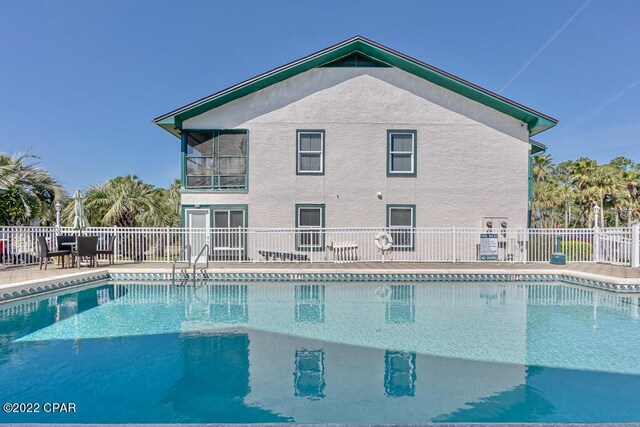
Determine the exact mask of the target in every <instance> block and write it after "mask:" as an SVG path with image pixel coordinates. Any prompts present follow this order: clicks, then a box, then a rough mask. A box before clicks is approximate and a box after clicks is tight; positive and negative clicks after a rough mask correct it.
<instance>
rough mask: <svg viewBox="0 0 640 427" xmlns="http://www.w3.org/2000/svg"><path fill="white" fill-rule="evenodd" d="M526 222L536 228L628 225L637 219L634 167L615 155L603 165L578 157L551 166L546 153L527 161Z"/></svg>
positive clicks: (638, 177) (639, 170) (638, 170)
mask: <svg viewBox="0 0 640 427" xmlns="http://www.w3.org/2000/svg"><path fill="white" fill-rule="evenodd" d="M533 178H534V187H533V190H534V191H533V210H532V224H534V225H535V226H536V227H592V226H593V221H594V208H595V206H597V207H598V208H600V216H599V223H598V225H599V226H600V227H613V226H616V227H617V226H628V225H630V224H631V223H633V222H635V221H638V220H640V192H639V191H638V182H640V164H638V163H635V162H634V161H633V160H631V159H628V158H626V157H616V158H615V159H613V160H611V161H610V162H609V163H606V164H598V163H597V162H596V161H595V160H592V159H589V158H586V157H581V158H579V159H577V160H569V161H565V162H561V163H559V164H557V165H556V164H554V163H553V162H552V159H551V157H550V156H549V155H541V156H535V158H534V161H533Z"/></svg>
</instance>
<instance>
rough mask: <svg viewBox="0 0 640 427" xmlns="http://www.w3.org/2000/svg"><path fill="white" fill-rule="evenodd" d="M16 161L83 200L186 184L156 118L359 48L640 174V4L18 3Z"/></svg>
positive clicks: (5, 80)
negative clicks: (140, 184) (83, 193)
mask: <svg viewBox="0 0 640 427" xmlns="http://www.w3.org/2000/svg"><path fill="white" fill-rule="evenodd" d="M0 4H1V5H2V11H3V13H2V16H1V17H0V116H1V117H2V118H3V123H4V125H3V126H2V128H1V129H0V151H8V152H15V151H23V150H26V149H30V150H31V152H32V153H33V154H36V155H38V156H40V157H41V158H42V161H41V163H42V165H43V166H44V167H45V168H46V169H48V170H50V171H51V172H52V173H53V174H54V175H55V176H56V177H58V179H59V180H60V181H61V182H62V183H63V184H64V185H65V187H66V188H67V189H68V190H69V191H71V192H72V191H73V189H75V188H77V187H79V188H85V187H87V186H88V185H91V184H96V183H101V182H103V181H105V180H107V179H109V178H112V177H115V176H118V175H124V174H137V175H139V176H140V177H141V178H142V179H144V180H145V181H148V182H150V183H152V184H154V185H159V186H166V185H168V184H169V183H170V181H171V180H172V179H173V178H177V177H178V176H179V171H180V164H179V160H180V156H179V143H178V140H177V139H175V138H174V137H172V136H171V135H169V134H167V133H166V132H164V131H163V130H161V129H160V128H157V127H156V126H154V125H153V124H152V123H151V119H153V118H154V117H156V116H159V115H161V114H163V113H166V112H168V111H170V110H172V109H174V108H177V107H180V106H182V105H184V104H187V103H189V102H191V101H194V100H196V99H199V98H201V97H203V96H206V95H209V94H211V93H213V92H216V91H218V90H220V89H223V88H225V87H228V86H230V85H232V84H235V83H237V82H239V81H242V80H245V79H247V78H249V77H252V76H254V75H256V74H259V73H262V72H264V71H267V70H269V69H272V68H274V67H277V66H279V65H282V64H284V63H286V62H289V61H292V60H294V59H297V58H299V57H302V56H305V55H307V54H309V53H312V52H315V51H317V50H320V49H322V48H324V47H327V46H330V45H332V44H335V43H337V42H339V41H342V40H344V39H347V38H349V37H351V36H354V35H356V34H360V35H363V36H365V37H368V38H370V39H372V40H375V41H377V42H379V43H382V44H384V45H387V46H389V47H391V48H393V49H396V50H399V51H401V52H403V53H406V54H408V55H410V56H413V57H415V58H418V59H420V60H422V61H425V62H427V63H429V64H432V65H434V66H437V67H439V68H442V69H444V70H446V71H448V72H450V73H453V74H456V75H458V76H460V77H462V78H464V79H467V80H469V81H472V82H474V83H476V84H479V85H481V86H483V87H485V88H487V89H490V90H493V91H496V92H499V91H501V93H502V94H503V95H504V96H507V97H508V98H511V99H513V100H515V101H517V102H520V103H522V104H524V105H527V106H529V107H531V108H534V109H537V110H539V111H541V112H543V113H546V114H548V115H551V116H553V117H556V118H557V119H559V120H560V124H559V125H558V126H557V127H556V128H554V129H552V130H549V131H547V132H544V133H542V134H540V135H538V137H537V139H538V140H539V141H541V142H543V143H545V144H547V145H548V146H549V150H548V152H549V153H550V154H551V155H552V156H553V157H554V159H556V160H557V161H561V160H566V159H574V158H577V157H580V156H588V157H592V158H595V159H597V160H598V161H599V162H606V161H608V160H610V159H611V158H613V157H616V156H619V155H624V156H627V157H630V158H632V159H633V160H635V161H637V162H640V137H639V136H638V135H639V134H640V124H639V123H640V121H639V119H638V116H639V115H640V54H639V52H640V26H639V24H638V22H640V1H636V0H615V1H612V0H590V1H585V0H553V1H539V0H537V1H536V2H524V1H515V0H501V1H495V0H483V1H476V0H468V1H388V2H376V1H344V0H343V1H322V2H316V1H300V0H297V1H277V2H276V1H270V2H266V1H237V0H235V1H229V2H224V1H180V2H176V1H153V2H152V1H119V0H109V1H86V0H81V1H67V0H60V1H56V2H50V1H39V2H34V1H26V0H25V1H18V2H14V1H7V0H5V1H3V2H1V3H0Z"/></svg>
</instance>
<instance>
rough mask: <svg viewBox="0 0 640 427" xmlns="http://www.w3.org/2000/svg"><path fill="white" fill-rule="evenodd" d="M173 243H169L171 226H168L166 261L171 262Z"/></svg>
mask: <svg viewBox="0 0 640 427" xmlns="http://www.w3.org/2000/svg"><path fill="white" fill-rule="evenodd" d="M170 248H171V245H170V244H169V227H167V253H166V254H165V257H164V259H165V261H166V262H171V250H170Z"/></svg>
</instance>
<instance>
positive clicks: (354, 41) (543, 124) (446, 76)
mask: <svg viewBox="0 0 640 427" xmlns="http://www.w3.org/2000/svg"><path fill="white" fill-rule="evenodd" d="M354 53H359V54H361V55H364V56H365V57H369V58H371V59H372V60H374V61H376V62H378V63H380V62H381V63H384V64H387V65H389V66H393V67H397V68H399V69H401V70H404V71H406V72H408V73H411V74H414V75H416V76H418V77H421V78H423V79H425V80H427V81H429V82H431V83H434V84H436V85H438V86H442V87H444V88H446V89H449V90H451V91H453V92H456V93H458V94H460V95H462V96H465V97H467V98H469V99H472V100H474V101H477V102H479V103H481V104H483V105H486V106H488V107H490V108H493V109H495V110H498V111H500V112H502V113H504V114H507V115H509V116H511V117H514V118H516V119H518V120H520V121H522V122H524V123H526V124H527V127H528V129H529V133H530V135H536V134H538V133H540V132H542V131H545V130H547V129H549V128H552V127H554V126H555V125H556V124H557V123H558V120H556V119H554V118H553V117H550V116H547V115H545V114H542V113H540V112H538V111H535V110H533V109H531V108H529V107H525V106H524V105H522V104H518V103H517V102H515V101H512V100H510V99H508V98H505V97H503V96H501V95H498V94H497V93H494V92H491V91H489V90H487V89H484V88H482V87H480V86H478V85H475V84H473V83H470V82H468V81H466V80H464V79H461V78H460V77H457V76H454V75H453V74H450V73H447V72H446V71H443V70H441V69H439V68H436V67H434V66H432V65H429V64H426V63H424V62H422V61H419V60H417V59H415V58H412V57H410V56H407V55H405V54H403V53H400V52H398V51H395V50H393V49H391V48H388V47H386V46H383V45H381V44H379V43H376V42H374V41H372V40H369V39H366V38H364V37H362V36H355V37H352V38H350V39H348V40H345V41H343V42H340V43H338V44H336V45H333V46H330V47H328V48H326V49H323V50H321V51H318V52H316V53H312V54H311V55H308V56H305V57H304V58H300V59H298V60H296V61H293V62H290V63H288V64H285V65H282V66H280V67H278V68H275V69H273V70H271V71H267V72H266V73H263V74H260V75H258V76H256V77H253V78H250V79H248V80H245V81H243V82H241V83H238V84H236V85H233V86H231V87H229V88H227V89H223V90H221V91H219V92H216V93H214V94H212V95H209V96H206V97H204V98H202V99H199V100H197V101H195V102H192V103H190V104H187V105H185V106H184V107H180V108H178V109H176V110H173V111H170V112H168V113H166V114H163V115H162V116H159V117H156V118H155V119H153V122H154V123H155V124H157V125H158V126H160V127H162V128H163V129H165V130H167V131H169V132H171V133H172V134H174V135H176V136H179V135H180V129H181V128H182V122H184V121H185V120H187V119H190V118H192V117H195V116H197V115H200V114H202V113H204V112H205V111H209V110H211V109H214V108H216V107H219V106H221V105H223V104H226V103H228V102H231V101H233V100H235V99H238V98H241V97H243V96H246V95H249V94H250V93H253V92H256V91H259V90H261V89H264V88H265V87H268V86H271V85H273V84H275V83H278V82H281V81H283V80H286V79H288V78H290V77H293V76H295V75H297V74H300V73H304V72H305V71H309V70H311V69H313V68H316V67H321V66H323V65H326V64H330V63H332V62H334V61H336V60H338V59H340V58H344V57H347V56H349V55H352V54H354Z"/></svg>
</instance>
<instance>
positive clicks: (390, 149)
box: [387, 130, 417, 176]
mask: <svg viewBox="0 0 640 427" xmlns="http://www.w3.org/2000/svg"><path fill="white" fill-rule="evenodd" d="M416 166H417V165H416V131H415V130H388V131H387V175H388V176H416Z"/></svg>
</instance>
